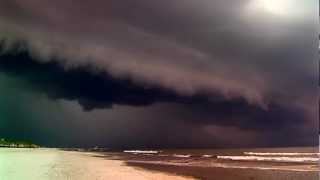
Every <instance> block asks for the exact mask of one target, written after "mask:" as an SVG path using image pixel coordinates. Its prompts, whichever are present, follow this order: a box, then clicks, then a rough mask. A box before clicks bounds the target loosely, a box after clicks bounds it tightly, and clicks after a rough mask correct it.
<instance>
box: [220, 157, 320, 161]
mask: <svg viewBox="0 0 320 180" xmlns="http://www.w3.org/2000/svg"><path fill="white" fill-rule="evenodd" d="M217 158H218V159H225V160H233V161H270V162H319V158H316V157H261V156H217Z"/></svg>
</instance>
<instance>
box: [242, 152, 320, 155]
mask: <svg viewBox="0 0 320 180" xmlns="http://www.w3.org/2000/svg"><path fill="white" fill-rule="evenodd" d="M244 154H245V155H253V156H319V155H320V153H271V152H263V153H262V152H244Z"/></svg>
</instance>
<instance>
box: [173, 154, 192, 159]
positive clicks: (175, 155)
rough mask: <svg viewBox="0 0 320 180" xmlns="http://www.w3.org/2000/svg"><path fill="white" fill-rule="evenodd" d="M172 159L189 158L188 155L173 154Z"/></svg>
mask: <svg viewBox="0 0 320 180" xmlns="http://www.w3.org/2000/svg"><path fill="white" fill-rule="evenodd" d="M173 157H179V158H188V157H191V155H190V154H186V155H184V154H174V155H173Z"/></svg>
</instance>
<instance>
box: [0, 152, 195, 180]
mask: <svg viewBox="0 0 320 180" xmlns="http://www.w3.org/2000/svg"><path fill="white" fill-rule="evenodd" d="M20 179H21V180H22V179H25V180H29V179H30V180H109V179H110V180H111V179H117V180H118V179H120V180H121V179H122V180H127V179H130V180H150V179H152V180H166V179H173V180H184V179H192V178H188V177H182V176H176V175H173V174H170V173H162V172H160V171H148V170H145V169H142V168H135V167H129V166H127V165H126V164H125V163H124V161H121V160H115V159H106V158H101V157H99V155H98V154H96V153H89V152H74V151H62V150H58V149H8V148H0V180H20Z"/></svg>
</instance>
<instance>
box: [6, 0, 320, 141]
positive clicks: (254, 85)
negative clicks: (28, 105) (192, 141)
mask: <svg viewBox="0 0 320 180" xmlns="http://www.w3.org/2000/svg"><path fill="white" fill-rule="evenodd" d="M254 2H255V0H239V1H225V0H215V1H212V0H198V1H193V0H186V1H183V2H182V1H179V0H163V1H153V0H148V1H147V0H136V1H129V0H128V1H127V0H125V1H116V0H109V1H103V0H92V1H90V2H89V1H86V0H78V1H65V0H56V1H40V0H28V1H26V0H0V39H1V40H2V41H3V43H2V45H3V49H5V51H6V52H5V53H10V52H12V50H13V51H14V50H15V48H16V47H15V45H16V44H17V42H22V44H24V45H25V47H26V49H27V50H26V51H28V53H29V54H30V56H31V57H29V56H26V54H24V55H23V54H22V55H21V54H19V55H12V54H11V55H10V54H7V55H3V56H2V57H1V62H0V63H1V64H0V69H1V71H2V72H4V73H8V74H10V75H13V76H17V77H19V78H22V79H25V80H27V81H28V82H30V83H31V84H33V86H34V88H35V90H37V91H40V92H44V93H46V94H47V95H48V96H49V97H51V98H54V99H66V100H76V101H78V102H79V104H81V105H82V106H83V107H84V108H85V109H87V110H89V109H90V110H92V109H95V108H108V107H112V106H113V105H117V104H118V105H119V104H120V105H131V106H145V107H147V106H152V105H153V104H156V103H164V102H168V103H170V104H171V105H168V108H167V109H166V110H163V111H161V113H169V112H172V111H173V112H172V114H173V115H172V117H171V118H172V119H173V121H174V120H176V121H178V120H182V121H183V120H185V121H187V122H189V123H194V124H197V125H199V124H201V126H207V125H219V126H224V127H229V126H236V127H239V128H241V129H255V130H257V129H258V130H263V129H268V130H270V129H276V130H277V132H280V131H281V130H284V129H285V128H286V127H287V129H286V130H287V131H288V133H287V136H286V137H287V138H291V137H294V134H295V132H296V134H299V133H301V134H303V136H304V135H305V136H307V137H309V139H311V138H310V137H312V135H310V134H311V132H314V129H315V127H317V125H316V123H317V122H316V120H317V119H315V114H316V112H317V110H316V109H315V108H314V107H315V106H316V105H315V104H316V103H317V101H315V100H314V99H315V98H314V97H315V96H316V95H317V89H316V88H315V85H316V82H317V80H316V77H317V75H316V73H315V72H316V68H315V67H317V65H316V63H317V61H316V57H317V29H318V27H317V17H318V16H317V14H315V13H314V12H316V9H313V8H312V7H314V6H313V5H314V4H313V3H310V2H311V1H304V2H302V1H296V0H290V2H291V3H292V4H295V5H294V7H296V9H295V8H293V9H285V12H283V13H284V14H281V13H280V14H277V13H276V12H269V10H268V9H266V8H265V9H264V8H263V7H260V5H261V4H258V5H255V4H254ZM257 2H262V1H257ZM288 2H289V1H288ZM252 4H254V5H252ZM310 4H311V6H310ZM256 6H257V7H256ZM279 6H280V5H279ZM290 7H291V6H290ZM309 12H311V13H309ZM313 13H314V14H313ZM172 103H173V104H179V105H178V106H175V105H172ZM171 108H172V109H173V110H172V109H171ZM159 121H161V120H160V119H159ZM197 127H198V126H197ZM308 130H309V131H308ZM307 131H308V132H307ZM274 134H277V133H276V132H275V133H274ZM268 137H269V136H268ZM279 141H280V140H279Z"/></svg>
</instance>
